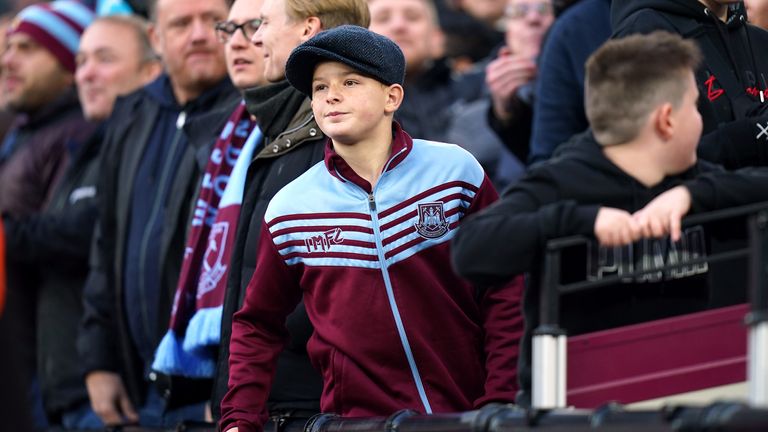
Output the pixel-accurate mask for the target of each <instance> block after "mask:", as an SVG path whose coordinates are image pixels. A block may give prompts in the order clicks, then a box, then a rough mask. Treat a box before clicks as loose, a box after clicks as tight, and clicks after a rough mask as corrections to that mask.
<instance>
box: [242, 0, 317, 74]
mask: <svg viewBox="0 0 768 432" xmlns="http://www.w3.org/2000/svg"><path fill="white" fill-rule="evenodd" d="M304 36H305V34H304V22H303V21H301V20H294V19H292V18H291V17H290V16H289V15H288V12H287V9H286V6H285V0H265V1H264V4H263V5H262V7H261V26H259V29H258V30H257V31H256V33H255V34H254V35H253V43H255V44H256V46H257V47H259V48H261V49H262V50H263V53H264V78H266V79H267V81H269V82H278V81H281V80H282V79H284V78H285V64H286V63H287V62H288V57H289V56H290V55H291V51H292V50H293V49H294V48H296V47H297V46H299V44H301V43H302V42H303V41H304Z"/></svg>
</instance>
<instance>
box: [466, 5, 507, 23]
mask: <svg viewBox="0 0 768 432" xmlns="http://www.w3.org/2000/svg"><path fill="white" fill-rule="evenodd" d="M506 5H507V0H462V1H461V9H462V10H464V11H465V12H466V13H468V14H469V15H472V16H473V17H475V18H477V19H479V20H480V21H483V22H486V23H488V24H491V25H493V24H494V23H495V22H496V21H498V20H500V19H501V18H502V17H503V16H504V8H505V7H506Z"/></svg>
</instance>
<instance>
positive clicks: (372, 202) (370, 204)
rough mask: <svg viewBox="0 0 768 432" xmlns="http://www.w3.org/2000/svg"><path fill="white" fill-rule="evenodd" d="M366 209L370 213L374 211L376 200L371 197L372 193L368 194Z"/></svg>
mask: <svg viewBox="0 0 768 432" xmlns="http://www.w3.org/2000/svg"><path fill="white" fill-rule="evenodd" d="M368 208H369V209H371V211H376V199H375V198H374V197H373V192H371V193H369V194H368Z"/></svg>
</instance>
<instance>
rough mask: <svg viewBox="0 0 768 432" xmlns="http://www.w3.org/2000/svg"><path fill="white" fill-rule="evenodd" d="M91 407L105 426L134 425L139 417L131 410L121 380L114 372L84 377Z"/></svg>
mask: <svg viewBox="0 0 768 432" xmlns="http://www.w3.org/2000/svg"><path fill="white" fill-rule="evenodd" d="M85 386H86V388H87V389H88V397H89V398H90V399H91V407H92V408H93V411H94V412H95V413H96V415H97V416H99V418H100V419H101V421H102V422H104V424H105V425H108V426H109V425H119V424H124V423H136V422H138V421H139V415H138V414H137V413H136V410H134V409H133V405H132V404H131V400H130V399H129V398H128V392H126V391H125V386H124V385H123V380H122V379H121V378H120V375H118V374H116V373H114V372H107V371H93V372H91V373H89V374H88V375H87V376H86V377H85Z"/></svg>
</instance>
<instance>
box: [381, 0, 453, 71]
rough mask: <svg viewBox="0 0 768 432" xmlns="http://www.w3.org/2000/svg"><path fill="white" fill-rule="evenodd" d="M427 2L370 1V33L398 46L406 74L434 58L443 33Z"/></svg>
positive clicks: (415, 0) (410, 0) (423, 0)
mask: <svg viewBox="0 0 768 432" xmlns="http://www.w3.org/2000/svg"><path fill="white" fill-rule="evenodd" d="M429 1H430V0H369V1H368V6H369V7H370V10H371V26H370V30H371V31H374V32H376V33H378V34H381V35H384V36H386V37H388V38H390V39H392V40H393V41H395V43H397V45H398V46H400V49H402V50H403V55H405V64H406V71H407V72H411V73H413V72H418V71H420V70H422V69H424V68H425V65H428V64H429V62H430V61H431V60H433V59H435V58H437V56H438V53H439V50H440V44H441V43H442V33H441V32H440V29H439V27H438V24H437V17H436V16H435V11H434V9H433V8H432V5H431V4H429V3H428V2H429Z"/></svg>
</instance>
